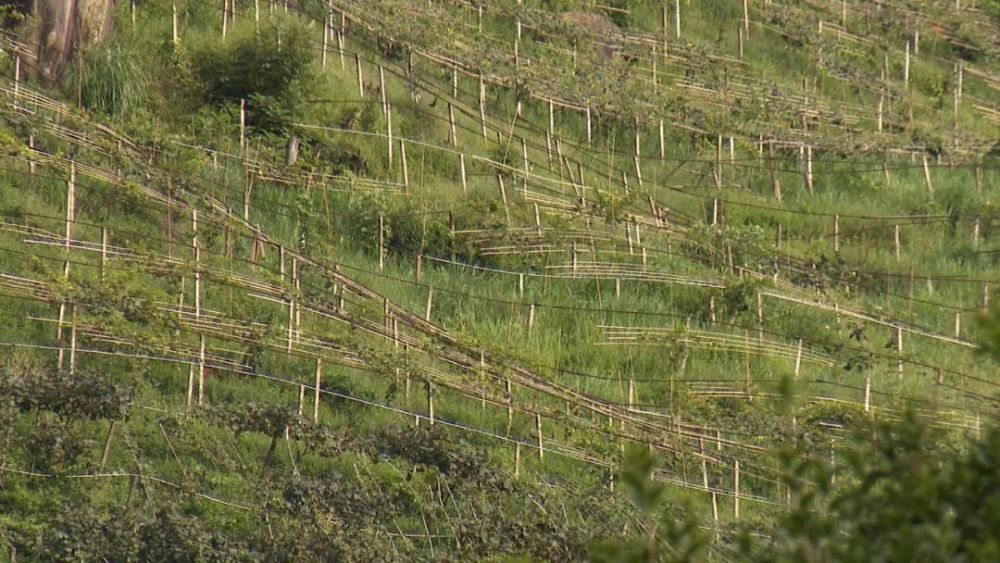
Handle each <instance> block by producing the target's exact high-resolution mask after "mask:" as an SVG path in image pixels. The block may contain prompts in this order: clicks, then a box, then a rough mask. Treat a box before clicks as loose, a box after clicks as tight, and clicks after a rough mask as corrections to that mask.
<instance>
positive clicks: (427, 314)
mask: <svg viewBox="0 0 1000 563" xmlns="http://www.w3.org/2000/svg"><path fill="white" fill-rule="evenodd" d="M433 306H434V287H433V286H427V307H426V308H425V309H424V321H426V322H431V307H433Z"/></svg>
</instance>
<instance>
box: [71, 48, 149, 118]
mask: <svg viewBox="0 0 1000 563" xmlns="http://www.w3.org/2000/svg"><path fill="white" fill-rule="evenodd" d="M77 56H78V57H79V58H78V61H77V62H76V63H74V64H70V65H69V66H68V67H67V69H66V72H65V73H64V74H63V77H62V83H63V88H64V89H65V90H66V92H67V94H68V96H69V97H71V98H73V99H77V100H78V101H79V102H80V104H81V105H82V106H83V107H85V108H87V109H92V110H96V111H99V112H102V113H106V114H109V115H119V114H120V115H127V114H129V113H131V112H139V111H142V110H143V109H144V108H145V107H146V105H147V104H148V103H149V101H150V100H149V92H150V82H151V81H150V78H149V75H148V74H147V71H146V68H145V67H144V66H143V65H142V62H141V57H142V54H141V53H140V52H138V51H137V50H136V49H134V48H132V47H130V46H129V45H127V44H125V43H123V42H122V41H117V40H116V41H111V42H109V43H106V44H103V45H100V46H98V47H94V48H90V49H87V50H85V51H83V52H82V53H81V54H79V55H77Z"/></svg>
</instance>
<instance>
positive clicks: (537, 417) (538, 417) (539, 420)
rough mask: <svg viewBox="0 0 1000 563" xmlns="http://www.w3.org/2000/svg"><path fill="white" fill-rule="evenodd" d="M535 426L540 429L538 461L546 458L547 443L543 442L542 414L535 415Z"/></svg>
mask: <svg viewBox="0 0 1000 563" xmlns="http://www.w3.org/2000/svg"><path fill="white" fill-rule="evenodd" d="M535 428H536V429H537V430H538V461H541V460H542V459H544V458H545V444H544V443H543V442H542V415H540V414H536V415H535Z"/></svg>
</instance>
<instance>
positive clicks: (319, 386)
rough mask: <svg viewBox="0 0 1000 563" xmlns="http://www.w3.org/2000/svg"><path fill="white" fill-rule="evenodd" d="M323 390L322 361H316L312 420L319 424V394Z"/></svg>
mask: <svg viewBox="0 0 1000 563" xmlns="http://www.w3.org/2000/svg"><path fill="white" fill-rule="evenodd" d="M322 388H323V360H322V359H317V360H316V382H315V389H314V394H313V420H314V421H316V422H319V394H320V392H321V389H322Z"/></svg>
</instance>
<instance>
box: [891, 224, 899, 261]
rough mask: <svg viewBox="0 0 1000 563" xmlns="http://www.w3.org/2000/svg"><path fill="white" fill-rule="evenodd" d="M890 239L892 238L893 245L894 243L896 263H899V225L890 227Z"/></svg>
mask: <svg viewBox="0 0 1000 563" xmlns="http://www.w3.org/2000/svg"><path fill="white" fill-rule="evenodd" d="M892 238H893V243H894V245H895V248H896V262H899V255H900V250H901V247H900V243H899V225H893V226H892Z"/></svg>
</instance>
